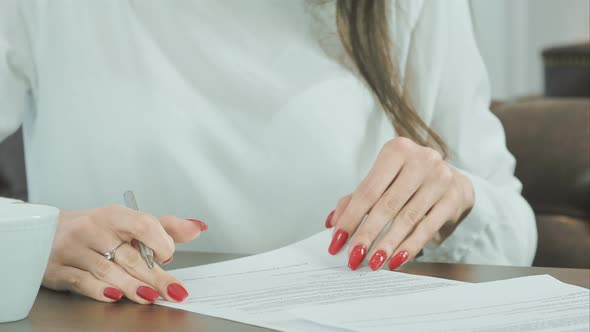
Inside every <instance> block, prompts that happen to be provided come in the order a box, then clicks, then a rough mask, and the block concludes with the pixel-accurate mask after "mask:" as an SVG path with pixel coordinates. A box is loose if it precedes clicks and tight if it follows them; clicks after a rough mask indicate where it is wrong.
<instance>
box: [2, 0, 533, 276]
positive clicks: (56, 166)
mask: <svg viewBox="0 0 590 332" xmlns="http://www.w3.org/2000/svg"><path fill="white" fill-rule="evenodd" d="M391 7H392V8H391V11H392V12H391V35H392V39H393V41H394V44H395V50H394V53H395V61H396V62H397V64H399V68H400V71H401V74H402V75H403V77H405V78H408V82H409V83H408V86H407V89H410V92H411V94H412V96H413V99H414V102H415V104H416V107H417V109H418V111H419V113H420V114H421V116H422V117H423V119H424V120H425V122H426V123H427V124H429V125H430V126H431V127H432V128H434V129H435V130H436V131H437V132H438V133H439V134H440V135H441V136H442V137H443V138H444V140H445V141H446V143H447V144H448V146H449V148H450V151H451V155H450V157H449V159H448V161H449V163H450V164H451V165H453V166H454V167H456V168H457V169H459V170H461V171H462V172H464V173H465V174H467V175H468V176H469V178H470V179H471V181H472V183H473V186H474V189H475V206H474V208H473V210H472V211H471V213H470V214H469V215H468V217H467V218H466V219H465V220H464V221H463V222H462V223H461V225H460V226H459V227H458V228H457V229H456V230H455V232H454V233H453V234H452V235H451V236H450V237H449V238H448V239H447V240H446V241H444V242H443V243H442V245H440V246H439V247H436V248H427V249H425V250H424V256H423V257H422V258H421V259H422V260H425V261H446V262H466V263H484V264H516V265H528V264H531V262H532V259H533V256H534V253H535V248H536V228H535V219H534V216H533V213H532V211H531V208H530V207H529V205H528V204H527V202H526V201H525V200H524V199H523V198H522V197H521V195H520V193H519V192H520V189H521V184H520V183H519V181H518V180H517V179H516V178H515V177H514V175H513V171H514V166H515V161H514V158H513V157H512V155H511V154H510V153H509V152H508V150H507V149H506V146H505V141H504V133H503V130H502V126H501V124H500V122H499V121H498V119H497V118H496V117H494V115H492V113H491V112H490V111H489V109H488V105H489V101H490V100H489V99H490V96H489V86H488V81H487V76H486V72H485V68H484V65H483V63H482V60H481V57H480V55H479V52H478V49H477V46H476V44H475V40H474V37H473V33H472V27H471V21H470V15H469V9H468V5H467V2H466V1H462V0H455V1H418V0H406V1H397V2H395V3H394V5H392V6H391ZM334 8H335V6H334V2H328V3H327V4H319V3H318V1H317V0H316V1H310V0H308V1H272V0H251V1H242V0H226V1H218V0H202V1H182V0H168V1H134V0H127V1H120V0H111V1H108V0H105V1H94V0H79V1H48V0H24V1H23V0H3V1H1V2H0V140H1V139H4V138H5V137H6V136H8V135H9V134H11V133H12V132H14V131H15V130H16V129H17V128H18V127H19V126H20V125H21V124H23V126H24V138H25V150H26V152H25V153H26V164H27V176H28V185H29V195H30V201H32V202H37V203H43V204H49V205H53V206H57V207H60V208H65V209H84V208H90V207H97V206H103V205H109V204H113V203H122V193H123V191H125V190H127V189H133V190H134V191H135V193H136V196H137V198H138V201H139V205H140V208H141V209H143V210H145V211H147V212H149V213H152V214H154V215H157V216H160V215H170V214H174V215H178V216H181V217H187V218H197V219H201V220H203V221H205V222H207V223H208V224H209V225H210V228H209V231H208V232H206V233H204V234H203V235H202V236H201V237H200V238H199V239H197V240H195V241H193V243H190V244H186V245H181V247H180V248H181V249H185V250H186V249H191V250H199V251H214V252H234V253H256V252H261V251H265V250H269V249H273V248H277V247H279V246H282V245H286V244H288V243H291V242H294V241H296V240H299V239H302V238H304V237H307V236H309V235H312V234H314V233H316V232H318V231H320V230H322V229H323V224H324V220H325V217H326V215H327V214H328V213H329V212H330V211H331V210H332V209H333V208H334V207H335V204H336V201H337V199H338V198H339V197H341V196H344V195H346V194H348V193H350V192H352V191H353V190H354V189H355V187H356V185H357V184H358V183H359V182H360V181H361V179H362V178H363V177H364V176H365V175H366V174H367V172H368V170H369V168H370V166H371V165H372V163H373V162H374V160H375V157H376V155H377V153H378V152H379V150H380V148H381V146H382V145H383V144H384V143H385V142H386V141H388V140H389V139H391V138H393V137H395V132H394V130H393V129H392V126H391V125H390V123H389V122H388V120H387V118H386V117H385V115H384V114H383V112H382V111H381V110H380V109H379V107H378V104H377V103H376V101H375V100H374V98H373V96H372V95H371V93H370V92H369V90H368V88H367V87H366V86H365V85H364V84H363V82H362V80H361V79H360V78H359V77H357V76H356V75H355V74H353V73H352V72H351V71H350V70H348V69H346V68H347V67H346V66H345V65H343V64H341V62H342V61H341V59H342V55H343V51H342V47H341V45H340V43H339V42H338V37H337V35H336V33H335V32H336V26H335V10H334ZM327 247H328V243H326V248H327Z"/></svg>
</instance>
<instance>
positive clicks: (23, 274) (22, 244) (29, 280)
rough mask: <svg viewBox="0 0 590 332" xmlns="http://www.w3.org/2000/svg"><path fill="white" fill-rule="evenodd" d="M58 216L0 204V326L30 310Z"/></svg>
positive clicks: (30, 207)
mask: <svg viewBox="0 0 590 332" xmlns="http://www.w3.org/2000/svg"><path fill="white" fill-rule="evenodd" d="M58 216H59V210H58V209H56V208H54V207H50V206H44V205H35V204H11V203H0V260H1V261H0V294H2V296H1V297H0V323H5V322H11V321H16V320H20V319H23V318H25V317H27V316H28V314H29V312H30V311H31V307H32V306H33V302H34V301H35V298H36V296H37V293H38V292H39V286H40V285H41V280H42V279H43V274H44V273H45V267H46V266H47V260H48V258H49V253H50V252H51V245H52V243H53V237H54V236H55V230H56V228H57V220H58ZM0 327H1V325H0Z"/></svg>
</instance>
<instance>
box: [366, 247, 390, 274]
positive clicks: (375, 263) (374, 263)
mask: <svg viewBox="0 0 590 332" xmlns="http://www.w3.org/2000/svg"><path fill="white" fill-rule="evenodd" d="M385 258H387V254H386V253H385V251H383V250H379V251H377V252H376V253H374V254H373V257H371V260H370V261H369V267H370V268H371V270H373V271H377V270H379V269H380V268H381V266H383V263H385Z"/></svg>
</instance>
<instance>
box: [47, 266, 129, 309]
mask: <svg viewBox="0 0 590 332" xmlns="http://www.w3.org/2000/svg"><path fill="white" fill-rule="evenodd" d="M43 286H45V287H48V288H51V289H55V290H69V291H71V292H75V293H78V294H81V295H84V296H87V297H90V298H93V299H95V300H97V301H102V302H116V301H119V300H120V299H121V297H123V292H122V291H121V290H119V289H118V288H116V287H114V286H113V285H112V284H109V283H107V282H104V281H102V280H98V279H96V278H95V277H94V276H93V275H92V274H91V273H89V272H87V271H83V270H80V269H78V268H75V267H71V266H63V265H62V266H57V265H50V266H48V267H47V271H46V273H45V276H44V278H43Z"/></svg>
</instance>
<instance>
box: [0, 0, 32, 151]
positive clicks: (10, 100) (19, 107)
mask: <svg viewBox="0 0 590 332" xmlns="http://www.w3.org/2000/svg"><path fill="white" fill-rule="evenodd" d="M22 3H23V2H22V1H20V0H2V1H0V141H2V140H4V139H5V138H6V137H7V136H9V135H10V134H12V133H13V132H15V131H16V130H17V129H18V127H19V126H20V125H21V123H22V120H23V115H24V112H25V110H26V108H27V105H28V104H29V98H30V93H31V82H32V77H33V65H32V61H31V57H30V47H29V40H28V36H27V30H26V26H25V24H24V17H23V12H22V11H21V8H20V5H22Z"/></svg>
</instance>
